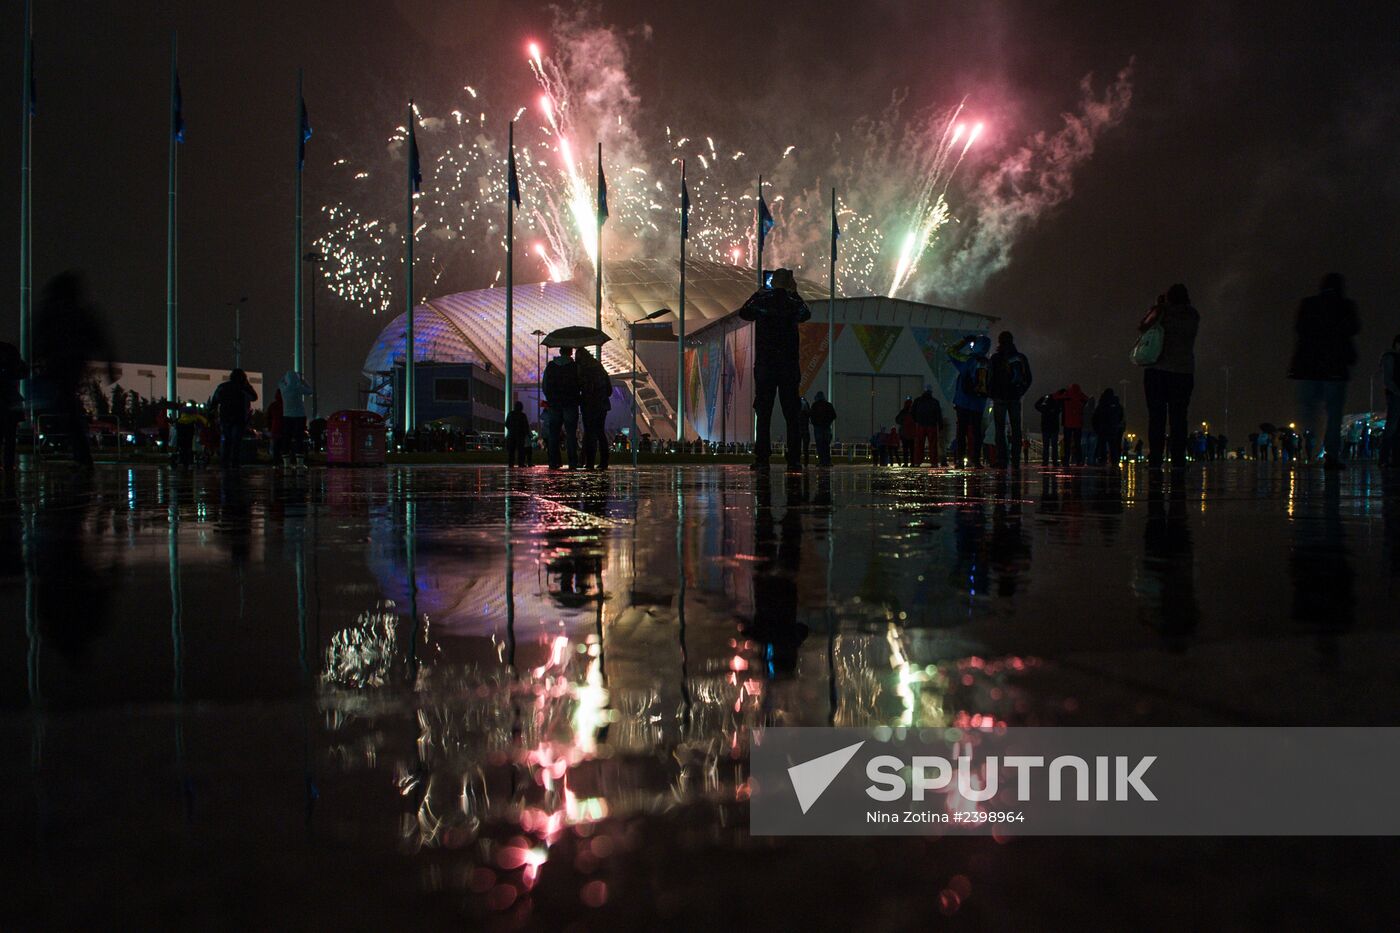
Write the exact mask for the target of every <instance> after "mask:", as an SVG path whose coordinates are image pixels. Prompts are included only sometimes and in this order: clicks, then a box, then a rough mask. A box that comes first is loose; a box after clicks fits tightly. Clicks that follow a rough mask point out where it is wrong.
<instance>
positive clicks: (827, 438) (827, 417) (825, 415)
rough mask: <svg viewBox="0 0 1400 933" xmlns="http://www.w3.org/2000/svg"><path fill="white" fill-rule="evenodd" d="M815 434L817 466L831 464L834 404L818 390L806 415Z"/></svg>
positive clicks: (834, 417)
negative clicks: (809, 412)
mask: <svg viewBox="0 0 1400 933" xmlns="http://www.w3.org/2000/svg"><path fill="white" fill-rule="evenodd" d="M808 417H809V419H810V420H811V422H812V430H813V431H815V432H816V435H817V466H824V467H829V466H831V426H832V425H833V424H835V423H836V406H835V405H832V404H831V402H829V401H827V398H826V393H825V392H818V393H817V399H816V401H814V402H813V403H812V412H811V414H810V415H809V416H808Z"/></svg>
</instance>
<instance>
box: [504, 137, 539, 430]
mask: <svg viewBox="0 0 1400 933" xmlns="http://www.w3.org/2000/svg"><path fill="white" fill-rule="evenodd" d="M506 139H507V143H506V145H507V147H508V148H507V151H506V166H507V169H506V172H507V175H508V176H509V175H510V169H511V168H512V167H514V165H515V121H514V120H512V121H510V130H509V132H508V135H507V137H506ZM514 193H515V192H513V191H512V190H511V184H510V179H509V177H508V178H507V181H506V415H507V416H509V415H510V413H511V412H512V411H514V410H515V286H514V280H515V197H514ZM536 362H538V355H537V357H536ZM535 379H536V381H537V382H539V383H541V384H540V385H537V386H535V398H536V400H537V401H536V406H535V408H536V411H538V409H539V404H538V399H539V396H540V393H541V392H542V391H543V388H542V386H543V382H544V380H542V379H540V377H539V373H536V374H535ZM536 420H538V417H537V418H536Z"/></svg>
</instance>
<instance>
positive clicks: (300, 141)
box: [297, 97, 311, 172]
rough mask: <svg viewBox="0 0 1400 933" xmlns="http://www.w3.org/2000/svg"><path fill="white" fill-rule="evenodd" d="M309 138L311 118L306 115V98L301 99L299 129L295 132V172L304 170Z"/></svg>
mask: <svg viewBox="0 0 1400 933" xmlns="http://www.w3.org/2000/svg"><path fill="white" fill-rule="evenodd" d="M310 138H311V118H310V117H308V116H307V115H306V98H304V97H303V98H302V99H301V127H300V129H299V130H298V131H297V171H298V172H300V171H301V170H302V169H304V168H306V142H307V140H309V139H310Z"/></svg>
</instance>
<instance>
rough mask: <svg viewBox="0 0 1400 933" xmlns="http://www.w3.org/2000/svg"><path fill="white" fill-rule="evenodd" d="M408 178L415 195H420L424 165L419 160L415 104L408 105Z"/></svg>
mask: <svg viewBox="0 0 1400 933" xmlns="http://www.w3.org/2000/svg"><path fill="white" fill-rule="evenodd" d="M408 111H409V116H410V117H411V119H410V120H409V121H408V177H409V180H410V181H411V182H412V184H413V193H414V194H418V193H419V192H421V191H422V190H423V163H422V162H420V161H419V159H418V134H417V133H416V132H415V131H414V124H416V123H417V122H418V119H417V117H416V116H415V115H414V113H413V104H412V103H410V104H409V105H408Z"/></svg>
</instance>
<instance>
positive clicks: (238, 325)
mask: <svg viewBox="0 0 1400 933" xmlns="http://www.w3.org/2000/svg"><path fill="white" fill-rule="evenodd" d="M247 303H248V296H247V295H244V296H243V297H242V298H240V299H238V300H237V301H225V302H224V307H225V308H232V309H233V368H234V369H242V368H243V335H242V334H243V306H244V305H246V304H247Z"/></svg>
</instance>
